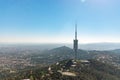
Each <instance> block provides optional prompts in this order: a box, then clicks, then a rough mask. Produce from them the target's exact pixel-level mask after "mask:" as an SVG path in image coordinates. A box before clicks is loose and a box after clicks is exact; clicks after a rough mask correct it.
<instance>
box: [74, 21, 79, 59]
mask: <svg viewBox="0 0 120 80" xmlns="http://www.w3.org/2000/svg"><path fill="white" fill-rule="evenodd" d="M73 42H74V44H73V50H74V53H75V59H77V56H78V55H77V53H78V40H77V23H76V24H75V39H74V41H73Z"/></svg>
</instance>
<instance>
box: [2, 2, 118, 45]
mask: <svg viewBox="0 0 120 80" xmlns="http://www.w3.org/2000/svg"><path fill="white" fill-rule="evenodd" d="M119 3H120V1H119V0H34V1H33V0H1V1H0V11H1V12H0V43H72V42H73V41H72V40H73V38H74V24H75V20H77V24H78V40H79V43H99V42H112V43H120V38H119V37H118V36H119V34H120V31H119V30H120V23H119V21H120V9H119V7H120V5H119Z"/></svg>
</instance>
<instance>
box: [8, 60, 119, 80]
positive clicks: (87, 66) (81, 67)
mask: <svg viewBox="0 0 120 80" xmlns="http://www.w3.org/2000/svg"><path fill="white" fill-rule="evenodd" d="M119 74H120V70H119V69H117V68H116V67H113V66H111V65H109V64H104V63H101V62H99V61H96V60H77V61H75V60H63V61H60V62H57V63H55V64H53V65H50V66H48V67H43V68H39V67H36V68H32V69H26V70H23V71H21V72H19V73H18V74H14V75H12V76H11V77H9V79H7V80H21V79H31V80H120V75H119Z"/></svg>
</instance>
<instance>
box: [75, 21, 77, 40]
mask: <svg viewBox="0 0 120 80" xmlns="http://www.w3.org/2000/svg"><path fill="white" fill-rule="evenodd" d="M75 39H76V40H77V22H76V23H75Z"/></svg>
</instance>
